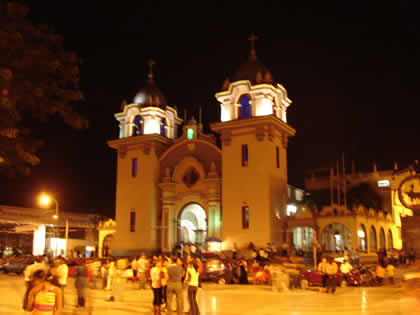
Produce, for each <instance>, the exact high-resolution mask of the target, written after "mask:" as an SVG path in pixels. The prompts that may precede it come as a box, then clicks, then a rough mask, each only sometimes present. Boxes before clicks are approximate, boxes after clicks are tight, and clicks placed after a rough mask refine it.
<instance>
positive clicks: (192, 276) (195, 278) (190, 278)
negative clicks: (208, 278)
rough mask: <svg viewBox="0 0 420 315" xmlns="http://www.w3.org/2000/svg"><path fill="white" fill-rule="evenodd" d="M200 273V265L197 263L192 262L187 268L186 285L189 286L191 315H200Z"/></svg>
mask: <svg viewBox="0 0 420 315" xmlns="http://www.w3.org/2000/svg"><path fill="white" fill-rule="evenodd" d="M199 277H200V273H199V272H198V265H197V264H196V263H195V262H190V264H189V265H188V268H187V276H186V277H185V279H186V284H187V285H188V302H189V303H190V313H191V315H199V314H200V311H199V309H198V303H197V290H198V285H199Z"/></svg>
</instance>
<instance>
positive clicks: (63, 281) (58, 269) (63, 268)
mask: <svg viewBox="0 0 420 315" xmlns="http://www.w3.org/2000/svg"><path fill="white" fill-rule="evenodd" d="M53 267H54V268H53V270H54V271H51V273H52V274H53V276H54V277H56V278H57V281H58V285H59V287H60V289H61V296H62V299H61V300H62V303H63V307H64V288H65V287H66V285H67V278H68V275H69V267H68V266H67V264H66V263H65V261H64V258H63V257H59V258H57V259H56V260H55V261H54V266H53Z"/></svg>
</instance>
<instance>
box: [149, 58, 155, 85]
mask: <svg viewBox="0 0 420 315" xmlns="http://www.w3.org/2000/svg"><path fill="white" fill-rule="evenodd" d="M147 64H148V66H149V74H148V76H147V77H148V78H149V81H153V65H155V64H156V62H155V61H154V60H153V59H149V61H148V62H147Z"/></svg>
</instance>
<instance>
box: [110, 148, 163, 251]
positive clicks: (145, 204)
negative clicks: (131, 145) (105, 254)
mask: <svg viewBox="0 0 420 315" xmlns="http://www.w3.org/2000/svg"><path fill="white" fill-rule="evenodd" d="M133 158H137V163H138V170H137V176H136V177H135V178H133V177H132V174H131V167H132V159H133ZM158 176H159V160H158V158H157V157H156V154H155V152H154V150H153V149H151V150H150V152H149V154H145V153H144V152H143V150H141V149H136V150H133V151H129V152H127V154H126V156H125V157H124V158H121V157H120V156H119V157H118V168H117V198H116V221H117V223H118V224H117V233H116V239H115V242H114V243H113V248H112V249H113V250H116V251H118V250H149V249H155V248H156V247H157V241H158V240H157V227H156V220H157V212H158V209H159V191H158V189H159V186H158ZM131 211H135V212H136V228H135V232H130V212H131Z"/></svg>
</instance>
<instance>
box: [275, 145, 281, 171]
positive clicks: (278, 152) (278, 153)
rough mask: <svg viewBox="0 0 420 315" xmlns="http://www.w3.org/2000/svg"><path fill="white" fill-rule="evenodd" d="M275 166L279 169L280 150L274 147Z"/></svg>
mask: <svg viewBox="0 0 420 315" xmlns="http://www.w3.org/2000/svg"><path fill="white" fill-rule="evenodd" d="M276 166H277V168H280V149H279V147H276Z"/></svg>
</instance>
